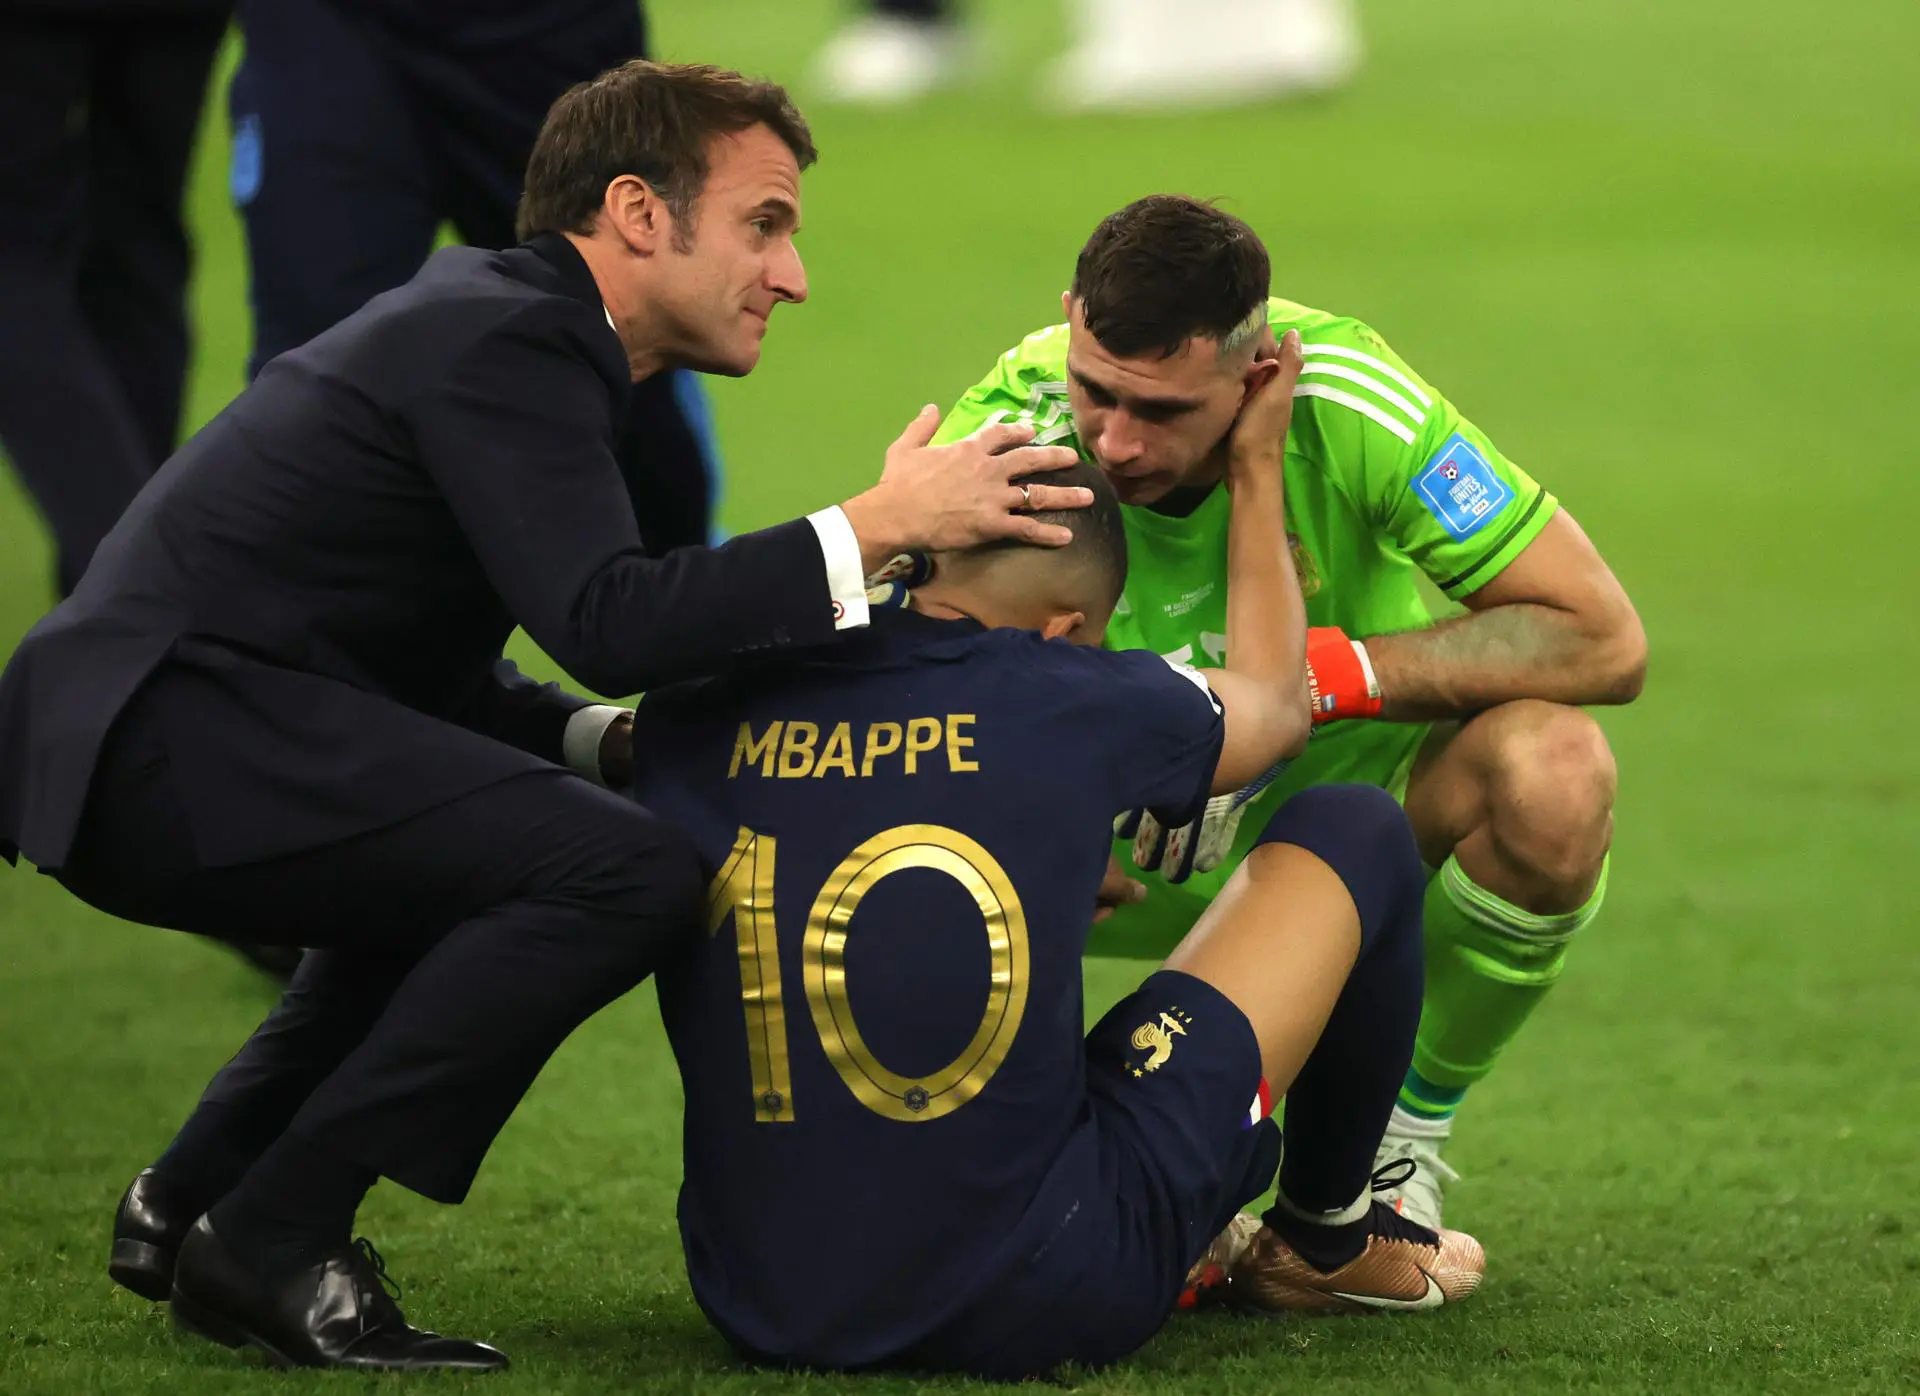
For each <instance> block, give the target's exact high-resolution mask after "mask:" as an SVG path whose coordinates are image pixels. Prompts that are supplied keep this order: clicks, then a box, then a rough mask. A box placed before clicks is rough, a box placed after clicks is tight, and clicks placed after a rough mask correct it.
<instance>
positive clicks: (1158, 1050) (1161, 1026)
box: [1131, 1008, 1193, 1076]
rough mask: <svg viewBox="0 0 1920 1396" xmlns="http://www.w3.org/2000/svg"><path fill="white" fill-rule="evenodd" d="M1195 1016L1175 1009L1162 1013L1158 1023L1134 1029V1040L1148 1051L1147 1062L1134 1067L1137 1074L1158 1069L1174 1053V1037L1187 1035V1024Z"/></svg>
mask: <svg viewBox="0 0 1920 1396" xmlns="http://www.w3.org/2000/svg"><path fill="white" fill-rule="evenodd" d="M1192 1021H1193V1018H1192V1016H1191V1015H1190V1014H1186V1013H1182V1012H1180V1010H1179V1009H1177V1008H1176V1009H1174V1010H1173V1012H1172V1013H1162V1014H1161V1015H1160V1021H1159V1022H1157V1023H1142V1024H1141V1025H1140V1026H1139V1027H1137V1028H1135V1029H1134V1030H1133V1037H1132V1039H1131V1040H1132V1042H1133V1045H1134V1046H1135V1047H1136V1048H1138V1049H1139V1050H1141V1051H1143V1052H1146V1053H1148V1056H1147V1059H1146V1061H1145V1062H1143V1063H1141V1064H1140V1065H1139V1066H1136V1067H1134V1068H1133V1074H1134V1075H1135V1076H1139V1075H1141V1074H1142V1073H1143V1072H1148V1071H1158V1070H1159V1069H1160V1067H1161V1065H1162V1064H1163V1063H1164V1062H1165V1061H1166V1060H1167V1058H1168V1057H1170V1056H1172V1055H1173V1039H1174V1038H1175V1037H1185V1036H1186V1035H1187V1024H1188V1023H1191V1022H1192Z"/></svg>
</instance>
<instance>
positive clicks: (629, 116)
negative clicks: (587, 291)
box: [515, 58, 819, 239]
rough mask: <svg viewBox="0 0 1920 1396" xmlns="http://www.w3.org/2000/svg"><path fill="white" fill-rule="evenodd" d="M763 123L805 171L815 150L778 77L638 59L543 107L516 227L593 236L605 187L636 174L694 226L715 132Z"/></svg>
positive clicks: (521, 231)
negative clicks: (764, 78)
mask: <svg viewBox="0 0 1920 1396" xmlns="http://www.w3.org/2000/svg"><path fill="white" fill-rule="evenodd" d="M754 126H765V127H767V128H768V129H769V130H771V131H772V132H773V133H774V135H776V136H778V137H779V138H780V139H781V140H783V141H785V142H786V144H787V149H789V150H791V151H792V152H793V158H794V159H795V160H797V161H798V162H799V164H800V168H801V169H803V170H804V169H806V168H807V166H809V165H811V164H812V163H813V162H814V161H815V160H816V159H817V158H819V153H818V152H817V151H816V150H815V149H814V147H813V133H812V131H810V130H809V129H808V127H807V121H806V118H805V117H803V116H801V115H800V109H799V108H798V107H796V106H794V104H793V99H792V98H791V97H789V96H788V95H787V91H786V89H785V88H783V87H781V86H780V85H779V84H778V83H773V82H760V81H756V80H755V79H752V78H744V77H741V76H740V74H738V73H735V72H731V71H729V70H728V69H725V68H715V67H713V66H711V65H709V64H706V63H653V62H649V61H648V60H646V59H644V58H636V59H634V60H633V61H632V62H630V63H622V64H621V65H620V66H619V67H617V68H609V69H608V70H607V71H606V72H604V73H602V74H600V76H599V77H597V78H589V79H588V80H587V81H585V82H583V83H579V84H576V85H575V86H574V87H572V88H569V89H568V90H567V92H566V93H564V94H563V95H562V96H561V98H560V100H559V101H557V102H555V103H554V104H553V107H552V108H551V110H549V111H548V112H547V119H546V121H545V122H544V123H543V124H542V125H541V127H540V135H539V137H538V138H537V139H536V140H535V141H534V144H533V156H532V158H531V159H529V160H528V161H527V179H526V188H525V192H524V193H522V194H521V196H520V215H519V218H518V219H517V220H516V223H515V229H516V232H517V234H518V236H519V237H521V238H522V239H525V238H530V237H532V236H533V235H534V234H535V233H549V232H552V233H581V234H585V233H590V232H592V231H593V220H594V215H596V214H597V213H598V212H599V211H600V205H601V203H602V201H603V200H604V199H605V198H606V195H607V186H608V185H609V184H611V183H613V181H614V180H616V179H618V178H619V177H620V176H621V175H637V176H639V177H640V178H641V179H644V180H645V181H646V182H647V183H648V184H650V185H652V186H653V189H654V191H655V192H656V193H658V194H659V195H660V197H661V199H662V200H663V201H664V202H665V203H666V205H667V207H668V208H669V209H670V210H671V211H672V213H673V217H674V221H675V222H676V223H678V224H680V225H682V226H684V227H688V228H690V227H691V226H692V224H691V218H692V214H693V205H694V201H695V200H696V199H698V198H699V197H700V191H701V190H702V189H703V188H705V187H706V183H707V148H708V145H709V144H710V143H711V142H712V141H713V140H714V138H715V137H718V136H728V135H733V134H734V133H736V132H739V131H745V130H748V129H750V128H752V127H754Z"/></svg>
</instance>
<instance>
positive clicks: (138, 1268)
mask: <svg viewBox="0 0 1920 1396" xmlns="http://www.w3.org/2000/svg"><path fill="white" fill-rule="evenodd" d="M107 1274H109V1275H110V1276H112V1277H113V1282H114V1283H115V1284H117V1285H119V1286H120V1287H121V1288H123V1289H130V1290H132V1291H133V1292H134V1293H135V1294H137V1295H139V1296H140V1297H141V1298H142V1299H150V1300H152V1301H153V1302H154V1303H156V1304H164V1303H166V1302H167V1300H168V1299H170V1298H171V1297H172V1296H173V1252H172V1251H170V1250H167V1249H166V1248H165V1247H163V1246H156V1245H154V1244H153V1243H152V1242H151V1241H135V1240H132V1239H131V1238H128V1237H124V1236H123V1237H121V1238H120V1239H119V1240H117V1241H115V1242H114V1243H113V1255H112V1257H111V1258H110V1259H109V1260H108V1261H107Z"/></svg>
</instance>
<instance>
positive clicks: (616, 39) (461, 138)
mask: <svg viewBox="0 0 1920 1396" xmlns="http://www.w3.org/2000/svg"><path fill="white" fill-rule="evenodd" d="M239 18H240V28H241V32H242V34H243V36H244V38H245V40H246V56H245V58H244V60H243V61H242V63H241V65H240V68H239V71H238V72H237V73H236V74H235V75H234V79H233V84H232V87H231V89H230V91H229V94H228V100H229V106H230V109H231V112H232V117H233V131H234V147H233V168H232V187H233V197H234V202H235V203H236V204H238V205H239V207H240V212H241V215H242V217H243V219H244V220H245V223H246V230H247V246H248V250H249V253H250V256H251V261H252V272H253V289H252V301H253V317H254V319H253V327H254V346H253V355H252V358H251V360H250V362H249V370H250V372H258V371H259V368H260V366H261V365H262V364H264V363H266V362H267V360H269V359H271V358H273V357H274V356H275V355H277V354H280V353H284V352H285V351H286V350H288V349H291V348H294V347H295V346H296V345H300V344H304V343H305V342H306V341H307V340H309V339H312V338H313V337H314V336H315V335H318V334H320V333H321V332H322V331H324V330H327V329H329V328H331V327H332V326H333V325H335V324H337V323H338V322H339V321H341V320H343V319H345V318H346V317H347V316H349V315H351V314H352V313H353V312H354V311H356V310H358V309H359V308H360V307H361V306H362V305H364V304H366V302H367V301H368V300H370V299H372V298H373V297H374V296H376V295H379V294H380V293H381V292H382V291H387V290H391V289H392V288H393V287H395V286H398V285H400V284H401V283H402V282H404V281H406V280H407V279H408V278H410V277H411V276H412V275H413V274H414V272H416V271H417V270H419V267H420V263H421V262H422V261H423V260H425V258H426V256H427V254H428V253H429V252H430V251H431V250H432V248H433V244H434V238H435V236H436V234H437V231H438V229H439V228H440V226H441V224H443V223H450V224H451V225H452V226H453V228H454V230H455V231H456V232H457V233H458V235H459V236H460V238H461V239H462V240H463V241H465V242H468V243H471V244H473V245H474V246H477V247H507V246H511V245H512V244H513V243H514V242H516V241H517V239H516V238H515V236H514V226H513V225H514V214H515V212H516V210H517V207H518V204H519V199H520V189H521V183H522V180H523V179H524V177H525V174H526V165H527V157H528V156H529V155H530V154H531V153H532V150H533V143H534V138H535V137H536V136H537V135H538V134H539V130H540V125H541V122H542V121H543V120H545V118H546V114H547V109H548V108H549V107H550V106H551V105H552V104H553V102H554V100H555V99H556V98H558V97H559V96H560V94H561V93H563V92H565V91H566V90H567V89H568V88H569V87H571V86H573V85H574V84H575V83H577V82H581V81H584V80H585V79H587V78H591V77H594V76H596V75H597V74H599V73H601V72H603V71H605V70H606V69H608V68H611V67H614V66H616V65H618V64H620V63H624V62H626V61H627V60H628V59H631V58H636V57H640V56H642V55H643V54H644V52H645V49H646V28H645V22H644V19H643V16H642V15H641V12H640V7H639V5H638V4H637V3H636V0H544V3H540V4H522V3H517V2H516V3H508V0H477V2H476V0H241V4H240V9H239ZM628 435H629V437H630V439H631V440H632V442H633V447H632V449H630V450H624V451H623V452H622V466H623V468H624V469H625V472H626V474H627V477H628V478H627V485H628V489H629V492H630V493H632V494H633V495H634V496H635V497H636V499H637V500H639V501H640V502H641V503H642V504H643V505H644V507H642V508H640V509H638V510H637V513H638V516H639V517H640V518H641V519H643V520H646V521H647V525H646V537H645V542H646V544H647V547H648V550H649V551H651V552H655V553H659V552H665V551H667V550H668V549H670V548H675V547H682V546H686V545H689V544H694V543H705V542H707V541H708V538H709V529H710V526H711V521H712V514H713V503H714V498H713V497H714V494H715V491H716V489H717V479H718V474H717V464H716V460H715V455H714V451H713V447H712V440H711V437H710V436H709V434H708V432H707V427H706V410H705V404H704V399H703V398H702V396H701V394H700V391H699V388H698V386H697V379H695V378H694V377H693V375H691V374H687V373H684V372H674V373H665V374H656V375H654V377H652V378H650V379H648V380H647V381H646V382H644V383H640V384H636V385H635V388H634V393H633V397H632V398H631V400H630V409H629V432H628Z"/></svg>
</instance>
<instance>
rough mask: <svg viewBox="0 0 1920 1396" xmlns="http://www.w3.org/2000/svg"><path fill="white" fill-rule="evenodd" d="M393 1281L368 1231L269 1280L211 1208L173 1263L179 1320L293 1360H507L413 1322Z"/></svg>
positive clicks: (427, 1364) (488, 1368) (386, 1368)
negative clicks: (223, 1235)
mask: <svg viewBox="0 0 1920 1396" xmlns="http://www.w3.org/2000/svg"><path fill="white" fill-rule="evenodd" d="M389 1283H391V1281H389V1280H388V1279H387V1267H386V1262H385V1261H383V1260H381V1259H380V1253H379V1252H378V1251H376V1250H375V1249H374V1248H373V1245H372V1243H371V1242H369V1241H366V1240H359V1241H356V1242H354V1243H353V1244H352V1245H351V1246H342V1247H341V1248H340V1249H339V1250H337V1251H334V1252H333V1253H332V1254H331V1255H329V1256H327V1257H326V1258H325V1259H324V1260H322V1261H321V1262H320V1263H319V1264H317V1265H312V1266H309V1267H307V1268H306V1269H305V1270H298V1271H295V1272H294V1273H293V1274H291V1275H287V1276H284V1277H283V1278H281V1279H279V1280H273V1281H266V1280H262V1279H261V1278H260V1277H259V1276H258V1275H256V1274H255V1273H254V1272H253V1270H252V1269H251V1268H250V1267H249V1266H248V1265H247V1264H246V1262H245V1261H243V1260H241V1259H240V1257H238V1256H236V1255H235V1254H234V1253H233V1252H232V1251H230V1250H228V1249H227V1247H226V1244H225V1243H224V1242H223V1241H221V1239H220V1238H219V1237H218V1236H217V1235H215V1234H214V1230H213V1227H212V1226H211V1225H210V1224H209V1223H208V1221H207V1219H206V1218H205V1217H202V1218H200V1220H199V1221H197V1222H195V1223H194V1225H193V1229H192V1230H191V1231H190V1232H188V1233H187V1239H186V1240H185V1241H184V1242H183V1243H182V1244H181V1247H180V1258H179V1262H178V1263H177V1264H176V1265H175V1266H174V1272H173V1321H174V1323H175V1324H176V1325H177V1326H179V1327H181V1328H184V1329H186V1330H187V1331H188V1332H190V1333H197V1334H199V1335H200V1336H201V1337H203V1338H211V1339H212V1340H213V1341H214V1342H216V1343H224V1344H226V1346H228V1347H230V1348H237V1347H246V1346H252V1347H256V1348H259V1349H260V1351H262V1352H264V1353H265V1354H266V1355H267V1356H268V1357H269V1358H271V1359H272V1360H273V1361H274V1362H276V1363H279V1364H280V1365H281V1366H284V1367H352V1368H356V1369H358V1370H360V1371H370V1372H419V1371H427V1370H431V1369H435V1368H439V1369H446V1370H452V1371H460V1372H497V1371H499V1370H500V1369H501V1368H503V1367H505V1366H506V1365H507V1355H506V1354H505V1353H503V1352H501V1351H499V1350H498V1349H497V1348H490V1347H488V1346H487V1345H486V1344H485V1343H470V1342H467V1341H465V1340H464V1339H460V1338H443V1337H441V1336H440V1335H439V1334H438V1333H428V1332H426V1331H424V1330H423V1329H419V1328H415V1327H413V1326H412V1325H411V1324H409V1323H408V1322H407V1319H406V1315H404V1314H402V1313H401V1312H400V1306H399V1305H398V1304H396V1303H395V1302H394V1301H393V1298H392V1296H390V1295H389V1294H388V1293H387V1285H388V1284H389ZM396 1288H397V1286H396Z"/></svg>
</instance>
